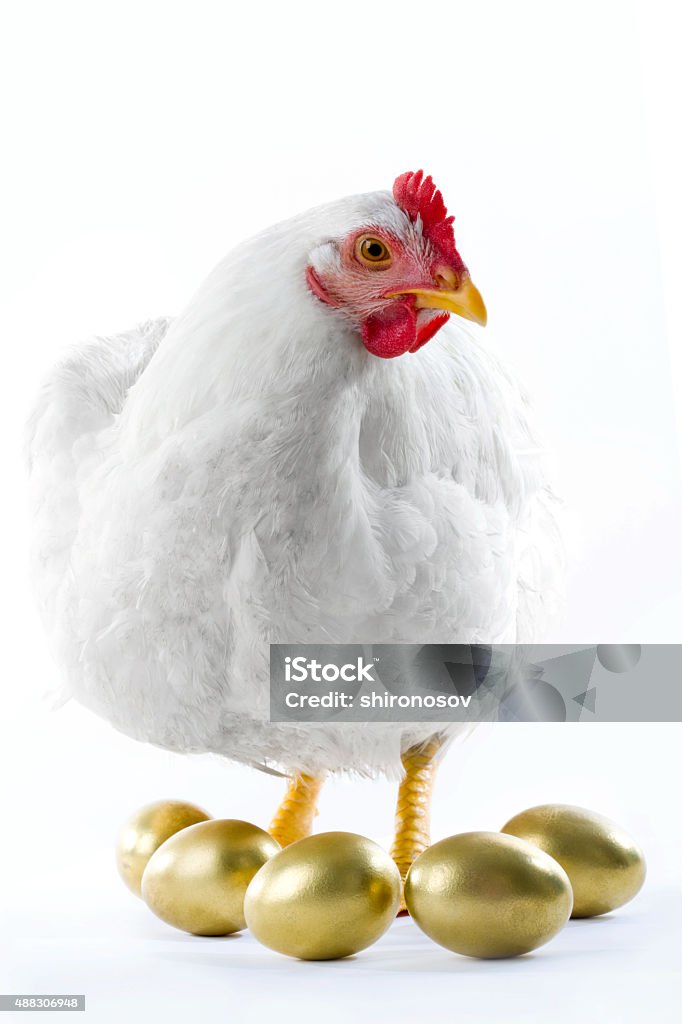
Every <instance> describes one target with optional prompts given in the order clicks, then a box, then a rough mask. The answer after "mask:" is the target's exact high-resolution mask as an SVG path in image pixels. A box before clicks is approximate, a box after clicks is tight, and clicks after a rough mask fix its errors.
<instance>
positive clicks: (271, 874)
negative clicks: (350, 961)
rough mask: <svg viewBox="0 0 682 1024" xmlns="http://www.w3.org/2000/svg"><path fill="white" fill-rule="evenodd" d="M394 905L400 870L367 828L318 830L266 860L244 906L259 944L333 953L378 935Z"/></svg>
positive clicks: (304, 954) (307, 956)
mask: <svg viewBox="0 0 682 1024" xmlns="http://www.w3.org/2000/svg"><path fill="white" fill-rule="evenodd" d="M399 906H400V873H399V872H398V869H397V867H396V866H395V863H394V862H393V860H392V859H391V857H389V855H388V854H387V853H386V852H385V850H382V848H381V847H380V846H377V844H376V843H373V842H372V841H371V840H370V839H366V838H365V837H364V836H357V835H353V834H352V833H350V832H322V833H320V834H318V835H314V836H309V837H308V838H307V839H300V840H299V841H298V842H297V843H293V844H292V845H291V846H287V847H286V849H284V850H282V852H281V853H278V854H277V855H276V856H275V857H273V858H272V860H270V861H268V863H267V864H266V865H265V867H264V868H263V869H262V870H261V871H259V872H258V874H257V875H256V877H255V878H254V880H253V882H252V883H251V885H250V886H249V888H248V891H247V893H246V900H245V904H244V911H245V915H246V923H247V925H248V927H249V928H250V929H251V931H252V932H253V934H254V935H255V937H256V938H257V939H258V941H259V942H262V943H263V945H264V946H269V947H270V949H274V950H276V951H277V952H278V953H285V954H286V955H288V956H294V957H299V958H300V959H301V960H335V959H338V958H339V957H344V956H350V955H351V954H352V953H357V952H358V951H359V950H361V949H365V948H366V947H367V946H371V945H372V943H373V942H376V941H377V939H378V938H380V937H381V936H382V935H383V934H384V932H385V931H386V929H387V928H388V927H389V925H390V924H391V922H392V921H393V919H394V918H395V916H396V914H397V912H398V908H399Z"/></svg>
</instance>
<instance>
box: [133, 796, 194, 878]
mask: <svg viewBox="0 0 682 1024" xmlns="http://www.w3.org/2000/svg"><path fill="white" fill-rule="evenodd" d="M210 817H211V815H210V814H207V813H206V811H202V809H201V808H200V807H195V806H194V804H187V803H184V802H183V801H182V800H158V801H157V802H156V803H153V804H147V805H146V806H145V807H141V808H140V810H139V811H137V813H136V814H133V816H132V817H131V818H129V819H128V821H126V823H125V825H124V826H123V828H122V829H121V831H120V832H119V835H118V842H117V844H116V864H117V866H118V870H119V874H120V875H121V878H122V879H123V881H124V882H125V884H126V885H127V886H128V888H129V889H130V891H131V892H134V893H135V895H136V896H139V895H140V883H141V881H142V872H143V871H144V869H145V868H146V866H147V861H148V860H149V858H150V857H151V855H152V854H153V853H154V851H155V850H158V848H159V847H160V846H161V844H162V843H165V842H166V840H167V839H170V837H171V836H173V835H175V833H176V832H179V831H180V830H181V829H183V828H188V826H189V825H196V823H197V822H199V821H208V819H209V818H210Z"/></svg>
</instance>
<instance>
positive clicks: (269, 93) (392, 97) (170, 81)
mask: <svg viewBox="0 0 682 1024" xmlns="http://www.w3.org/2000/svg"><path fill="white" fill-rule="evenodd" d="M4 11H5V13H4V15H3V20H4V21H5V22H6V25H4V26H3V31H2V32H1V33H0V37H1V41H0V46H2V51H3V52H2V54H0V75H2V78H3V82H2V89H3V95H4V96H5V98H6V100H7V99H8V100H9V102H6V104H5V106H6V111H5V113H4V115H3V119H4V122H5V124H4V129H3V141H4V143H5V149H6V152H7V153H9V154H10V156H11V157H12V158H13V159H11V160H7V159H6V160H5V161H3V166H2V174H3V177H4V178H5V181H4V183H3V188H2V190H0V201H1V202H2V204H3V211H2V223H3V242H5V245H4V247H3V252H2V257H1V259H2V262H1V264H0V279H1V280H2V285H3V288H2V291H3V293H4V295H5V297H6V298H5V301H4V303H3V311H2V326H3V338H4V340H5V345H4V352H5V369H4V373H3V383H4V385H5V386H4V394H3V400H2V402H1V403H0V417H1V426H2V429H1V431H0V435H1V436H2V443H3V446H6V452H5V451H3V468H4V474H5V499H4V504H3V506H2V508H1V509H0V516H1V517H2V523H1V526H2V529H0V540H1V543H2V566H3V588H2V592H1V594H0V600H1V601H2V620H3V625H4V626H5V628H6V638H5V641H4V650H3V654H4V668H3V671H4V683H5V685H4V690H3V714H2V722H1V723H0V728H1V729H2V737H1V738H0V751H1V752H2V760H3V767H2V777H3V783H4V786H3V789H4V792H3V801H2V813H3V826H4V827H3V842H2V844H0V859H1V861H2V869H1V870H0V883H1V884H2V889H3V895H2V903H3V915H2V920H3V925H2V932H3V934H2V938H3V943H4V944H5V945H6V947H7V948H6V950H4V951H3V953H2V954H1V955H0V990H4V991H11V990H13V989H16V988H31V989H33V990H39V991H43V992H46V991H50V990H56V991H65V990H67V989H75V990H76V991H84V992H86V994H87V997H88V1015H89V1017H88V1018H86V1019H91V1020H95V1021H98V1022H99V1021H109V1020H112V1021H113V1020H116V1021H120V1020H121V1019H124V1018H125V1019H127V1020H130V1021H132V1022H136V1021H137V1020H140V1021H142V1020H147V1019H149V1016H150V1013H151V1010H152V1007H153V1008H154V1009H155V1011H156V1012H157V1013H158V1014H159V1016H161V1017H163V1018H165V1019H166V1020H183V1021H184V1020H186V1019H187V1017H188V1016H190V1015H191V1016H192V1017H193V1018H195V1019H202V1020H203V1019H207V1018H209V1017H210V1016H217V1015H218V1014H220V1016H221V1018H222V1017H224V1016H227V1015H233V1016H234V1015H235V1014H238V1015H240V1016H244V1017H247V1016H248V1018H249V1019H250V1020H252V1021H258V1020H263V1019H266V1018H267V1017H268V1014H270V1016H271V1017H274V1015H275V1014H276V1016H277V1021H278V1024H281V1022H283V1021H287V1020H292V1021H293V1020H299V1021H306V1020H317V1019H319V1018H320V1017H324V1018H325V1019H326V1020H329V1021H335V1020H341V1019H344V1020H346V1019H347V1018H348V1017H349V1016H354V1017H355V1018H357V1019H358V1020H365V1019H370V1018H377V1019H380V1020H383V1019H390V1020H391V1021H403V1020H405V1021H407V1020H410V1021H412V1020H415V1019H422V1018H423V1019H424V1020H427V1019H429V1017H431V1018H433V1017H437V1018H441V1017H442V1018H446V1017H447V1019H450V1018H453V1019H460V1020H467V1019H471V1020H476V1021H483V1022H488V1021H491V1022H493V1024H496V1022H497V1021H503V1020H504V1021H509V1020H511V1021H524V1022H526V1021H535V1020H537V1021H543V1022H544V1021H547V1020H550V1019H551V1020H559V1021H562V1020H575V1019H576V1018H578V1017H580V1018H581V1019H584V1020H595V1021H601V1020H618V1021H630V1020H632V1021H641V1020H642V1018H643V1017H646V1018H647V1019H651V1020H655V1021H657V1022H658V1021H667V1020H672V1019H673V1017H672V1013H673V989H672V985H673V978H674V970H675V969H676V967H677V964H676V962H675V957H676V953H677V949H678V948H679V944H680V923H679V920H680V913H681V911H682V908H681V907H680V903H679V890H680V874H679V849H680V840H681V839H682V835H681V834H680V816H679V813H678V811H677V805H678V803H679V799H678V796H677V794H676V790H675V787H676V780H677V779H679V777H680V768H681V767H682V766H681V764H680V761H681V757H680V749H681V748H682V743H681V742H680V741H681V739H682V737H681V734H680V726H679V725H678V724H675V725H668V726H666V725H661V726H656V725H649V726H621V727H618V726H594V727H587V726H580V725H578V726H549V725H547V726H539V725H529V726H520V725H509V726H503V727H498V729H495V730H479V733H478V735H477V736H476V738H475V739H474V740H472V741H471V743H470V744H467V745H466V747H464V748H462V750H461V751H460V752H459V753H458V752H457V751H453V752H452V754H451V755H450V756H449V758H448V761H447V762H446V764H445V765H444V767H443V770H442V774H441V779H440V784H439V789H438V793H437V797H436V803H435V807H434V834H435V835H436V836H442V835H446V834H448V833H451V832H453V831H461V830H466V829H473V828H496V827H499V826H500V825H501V824H502V822H503V821H504V820H506V818H508V817H509V816H510V815H511V814H512V813H514V812H516V811H518V810H520V809H521V808H523V807H526V806H530V805H531V804H534V803H538V802H541V801H545V800H560V801H567V802H574V803H579V804H584V805H587V806H591V807H594V808H595V809H597V810H601V811H602V812H604V813H607V814H610V815H611V816H612V817H614V818H615V819H616V820H618V821H619V822H620V823H621V824H623V825H624V826H625V827H626V828H628V829H629V830H630V831H631V832H632V833H633V835H635V836H636V837H637V839H638V840H639V841H640V842H641V843H642V845H643V846H644V848H645V850H646V852H647V855H648V859H649V865H650V873H649V881H648V883H647V886H646V888H645V890H644V891H643V893H642V894H641V895H640V897H639V898H638V899H637V900H636V901H635V902H634V903H632V904H631V905H630V906H629V907H626V908H624V909H623V910H622V911H620V912H618V913H617V914H614V915H613V916H612V917H609V918H605V919H602V920H597V921H593V922H583V923H580V922H576V923H573V924H571V925H570V926H569V927H568V928H567V930H566V931H565V932H563V933H562V934H561V935H560V936H559V937H558V938H557V939H556V940H555V941H554V942H553V943H552V944H550V945H549V946H547V947H545V948H544V949H543V950H541V951H539V952H538V953H537V954H536V955H534V956H532V957H528V958H523V959H521V960H518V961H512V962H504V963H502V962H500V963H492V964H485V963H480V962H478V961H471V960H466V959H463V958H458V957H456V956H454V955H452V956H451V955H449V954H447V953H446V952H445V951H441V950H440V949H439V948H438V947H436V946H433V945H432V944H430V943H428V942H427V941H426V940H425V939H423V938H422V937H421V936H420V935H419V934H418V933H417V932H416V931H415V929H414V926H413V924H412V923H411V922H405V921H401V922H398V923H397V924H396V925H395V926H394V928H393V929H392V930H391V932H390V933H389V935H388V936H387V937H386V938H385V939H384V940H382V942H381V943H380V944H378V945H377V946H376V947H375V948H373V949H372V950H369V951H367V952H365V953H362V954H360V955H359V956H358V957H357V958H356V959H354V960H352V961H348V962H342V963H337V964H330V965H319V964H312V965H307V964H299V963H297V962H292V961H288V960H286V959H284V958H280V957H277V956H276V955H275V954H271V953H269V952H267V951H265V950H262V949H260V948H258V947H256V946H255V945H253V943H252V940H251V939H250V938H248V937H247V936H242V937H240V938H238V939H228V940H222V941H219V940H206V939H204V940H202V939H191V938H185V937H184V936H182V935H180V934H179V933H174V932H172V931H171V930H170V929H168V928H166V927H165V926H164V925H162V924H161V923H160V922H156V921H155V919H154V918H152V917H151V916H150V915H149V914H148V913H147V912H146V911H145V908H144V907H143V906H142V905H140V904H138V903H137V902H136V901H135V900H134V899H133V898H132V897H130V896H128V894H127V893H126V891H125V890H124V889H123V888H122V886H121V884H120V883H119V882H118V880H117V879H116V877H115V873H114V868H113V864H112V860H111V855H110V851H111V850H112V847H113V842H114V836H115V832H116V829H117V827H118V825H119V824H120V822H121V821H122V820H123V819H124V818H125V817H126V816H127V815H128V814H129V813H130V812H131V811H132V810H134V809H135V808H136V807H138V806H139V805H141V804H143V803H145V802H146V801H148V800H151V799H156V798H159V797H161V796H164V795H167V796H177V797H184V798H187V799H191V800H194V801H195V802H198V803H201V804H204V805H205V806H206V807H207V808H208V809H209V810H211V811H212V812H213V813H215V814H220V815H224V816H235V817H243V818H247V819H249V820H253V821H255V822H257V823H259V824H265V823H267V820H268V818H269V816H270V814H271V813H272V809H273V807H274V805H275V803H276V801H277V799H278V797H279V794H280V783H279V782H278V781H277V780H275V779H271V778H267V777H265V776H259V775H257V774H255V773H251V772H248V771H246V770H241V769H237V768H233V767H228V766H225V765H222V764H220V763H218V762H217V761H215V760H212V759H210V758H207V759H200V760H194V759H182V758H179V757H174V756H173V755H170V754H166V753H164V752H162V751H158V750H152V749H151V748H148V747H143V746H139V745H135V744H134V743H132V742H131V741H128V740H126V739H125V738H123V737H121V736H118V735H116V734H115V733H113V732H112V731H111V730H110V729H109V728H108V727H107V726H105V725H104V724H103V723H101V722H99V721H97V720H95V719H94V718H92V717H90V716H88V715H87V713H86V712H84V711H82V710H81V709H79V708H77V707H72V706H67V707H66V708H64V709H63V710H62V711H61V712H59V714H57V715H50V714H48V713H47V712H46V711H45V710H44V708H43V707H42V706H41V705H40V703H39V697H38V695H39V692H40V691H41V690H42V689H43V688H44V687H46V686H48V685H49V684H50V682H51V680H52V679H53V678H54V668H53V667H52V665H51V663H50V662H49V659H48V658H47V655H46V652H45V649H44V645H43V642H42V636H41V633H40V630H39V627H38V624H37V622H36V619H35V616H34V613H33V609H32V605H31V602H30V599H29V595H28V587H27V584H26V578H25V564H26V556H25V551H26V524H25V522H24V517H23V506H22V503H21V499H20V498H19V499H18V500H16V499H15V496H20V495H21V494H22V493H23V491H24V487H25V484H24V479H23V474H22V471H21V467H20V463H19V458H18V454H17V449H18V434H19V427H20V424H21V423H22V421H23V419H24V417H25V413H26V408H27V405H28V403H29V401H30V399H31V397H32V395H33V393H34V391H35V388H36V383H37V380H38V378H39V376H40V372H41V369H42V368H43V367H46V366H47V365H49V364H50V363H51V362H52V361H53V360H54V358H55V357H56V355H57V354H58V353H59V352H60V351H61V350H62V348H63V347H64V346H65V345H66V344H69V343H71V342H73V341H76V340H78V339H79V338H82V337H84V336H87V335H88V334H90V333H94V332H100V331H101V332H106V331H110V330H117V329H123V328H125V327H127V326H128V325H129V324H131V323H133V322H135V321H136V320H138V319H142V318H146V317H148V316H154V315H159V314H164V313H171V314H172V313H174V312H176V311H178V310H179V309H180V308H182V305H183V304H184V302H185V301H186V299H187V298H188V297H189V295H190V294H191V292H192V291H193V290H194V288H195V287H196V286H197V285H198V284H199V283H200V281H201V280H202V278H203V276H204V275H205V274H206V272H207V271H208V270H209V269H210V268H211V266H212V265H213V263H214V262H215V261H216V260H217V259H218V258H219V257H220V256H221V255H222V254H223V253H224V252H225V251H226V250H227V249H228V248H229V247H230V245H231V244H232V243H233V242H235V241H237V240H238V239H240V238H242V237H244V236H245V235H246V234H249V233H252V232H253V231H254V230H256V229H257V228H259V227H261V226H262V225H264V224H267V223H269V222H272V221H273V220H275V219H278V218H280V217H283V216H286V215H288V214H289V213H292V212H294V211H296V210H297V209H300V208H303V207H305V206H307V205H310V204H312V203H314V202H317V201H322V200H324V199H327V198H330V197H334V196H337V195H341V194H344V193H348V192H352V191H361V190H365V189H368V188H377V187H388V186H389V185H390V183H391V181H392V180H393V178H394V176H395V175H396V174H397V173H399V172H400V171H403V170H405V169H407V168H410V167H416V166H418V165H423V166H424V167H425V168H426V169H427V170H428V171H430V172H432V173H433V174H434V176H435V178H436V180H437V182H438V183H439V185H441V186H442V188H443V191H444V193H445V196H446V198H447V200H448V202H449V203H450V205H451V206H452V208H453V211H454V212H455V213H456V214H457V225H456V226H457V235H458V241H459V243H460V246H461V250H462V252H463V254H464V255H465V258H466V259H467V261H468V262H469V264H470V265H471V267H472V270H473V272H474V276H475V279H476V280H477V283H478V284H479V285H480V287H481V289H482V291H483V293H484V295H485V298H486V300H487V303H488V306H489V311H490V327H489V329H488V331H487V338H488V342H489V344H491V345H492V346H494V347H495V348H497V349H498V350H499V351H500V352H501V354H503V355H504V357H505V359H507V360H508V361H509V362H510V363H511V365H512V366H514V367H515V368H516V369H517V371H518V372H519V373H520V374H521V376H522V377H523V378H524V379H525V380H526V381H527V383H528V384H529V385H530V388H531V390H532V391H533V392H534V394H535V400H536V405H538V407H539V412H540V415H541V418H542V420H543V422H544V424H545V426H546V428H547V434H548V437H549V441H550V443H551V444H552V446H553V448H554V449H555V450H556V452H557V463H558V466H559V469H560V474H561V476H562V478H563V485H562V493H563V494H564V496H565V497H566V500H567V504H568V508H569V512H570V517H571V521H572V523H573V527H574V529H573V540H572V549H573V555H572V566H573V573H572V581H571V590H570V594H569V605H568V609H567V616H566V619H565V621H564V623H563V624H562V625H561V626H560V627H558V631H557V635H556V638H557V639H561V640H565V641H567V642H570V641H575V642H593V641H597V640H598V641H599V642H619V641H620V642H623V641H624V642H632V641H637V642H654V641H666V642H671V641H679V640H680V622H681V621H682V607H681V593H682V588H680V583H679V580H680V577H681V574H682V557H681V550H680V539H681V537H682V531H681V530H680V525H679V524H680V521H681V519H682V517H681V516H680V511H681V508H680V491H679V463H678V447H677V441H676V437H675V427H674V413H673V401H672V399H673V395H674V394H677V396H678V415H679V408H680V404H679V395H680V391H679V387H680V384H679V380H676V379H675V378H673V377H672V376H671V367H677V368H678V369H679V365H680V346H679V326H680V304H679V280H680V276H681V274H682V265H681V262H680V258H679V239H680V237H682V223H681V222H680V195H679V181H680V179H681V178H682V170H681V169H680V163H679V151H678V144H676V132H675V131H673V130H672V129H673V128H674V127H675V126H676V125H677V123H678V120H679V111H678V100H677V97H678V94H679V81H678V78H679V61H678V55H677V52H676V47H677V38H678V37H679V32H678V29H677V28H676V25H675V23H674V22H675V15H676V13H677V5H676V4H673V3H671V4H663V3H658V4H647V5H644V4H637V5H633V6H632V7H631V6H630V5H627V4H622V3H608V2H604V3H600V4H598V5H597V4H594V3H593V2H580V0H577V2H573V3H570V4H563V5H559V4H552V5H547V4H544V3H541V2H528V0H519V2H517V3H515V4H507V3H505V2H499V3H490V2H488V3H480V4H466V3H463V2H448V3H445V2H444V0H443V2H441V0H432V3H430V4H429V5H428V6H427V7H426V8H424V7H422V8H418V7H416V6H415V4H414V3H406V2H403V3H400V2H393V3H390V4H389V3H387V2H382V3H375V4H372V5H371V6H370V5H368V4H366V3H346V4H344V12H345V13H344V14H343V15H341V14H340V10H339V9H337V8H334V9H333V11H332V9H331V8H330V9H329V12H328V13H327V12H326V10H325V8H323V7H320V5H313V4H311V3H300V4H297V5H296V14H295V16H294V15H293V14H292V7H291V5H279V6H277V7H276V6H275V5H274V4H265V5H260V4H259V5H255V6H254V5H245V6H244V8H243V9H241V10H235V9H234V7H233V5H230V6H229V7H228V5H226V4H223V3H209V2H207V3H202V4H201V5H197V4H191V5H190V4H189V3H187V4H177V3H150V2H144V3H136V4H132V3H126V2H123V0H122V2H120V3H117V4H116V5H111V6H106V5H92V4H87V3H74V2H69V0H64V2H63V3H61V4H59V5H53V4H50V3H35V2H27V3H23V4H21V5H19V4H16V5H14V6H13V7H10V5H9V4H7V5H5V8H4ZM633 11H634V12H635V13H634V14H633ZM332 19H333V20H332ZM415 19H416V21H415ZM8 243H9V244H8ZM661 261H662V264H661ZM661 271H662V279H663V282H664V284H665V286H666V288H667V289H668V291H667V294H666V295H664V293H663V291H662V289H661ZM664 326H667V329H668V342H667V343H666V338H665V334H664ZM673 340H674V342H675V344H674V345H673ZM678 425H679V420H678ZM393 798H394V793H393V788H392V787H391V786H389V785H388V784H387V783H384V782H377V783H374V784H372V783H368V782H363V783H360V782H356V783H353V784H351V783H350V782H344V781H343V780H338V781H335V782H333V783H332V784H330V787H329V790H328V791H327V792H326V793H325V796H324V799H323V803H322V810H321V814H320V818H319V819H318V828H319V829H334V828H345V829H348V830H350V831H357V832H360V833H364V834H367V835H370V836H373V837H374V838H377V839H379V840H382V841H384V842H388V840H389V836H390V830H391V824H392V804H393ZM20 1019H22V1020H23V1019H29V1018H23V1017H22V1018H20Z"/></svg>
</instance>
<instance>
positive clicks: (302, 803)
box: [268, 775, 324, 846]
mask: <svg viewBox="0 0 682 1024" xmlns="http://www.w3.org/2000/svg"><path fill="white" fill-rule="evenodd" d="M323 782H324V779H323V778H321V777H319V776H314V775H294V776H293V777H292V778H291V779H289V783H288V785H287V791H286V794H285V796H284V799H283V800H282V803H281V804H280V805H279V807H278V808H277V812H276V814H275V816H274V818H273V819H272V822H271V823H270V828H269V829H268V831H269V833H270V835H271V836H272V838H273V839H276V840H277V842H278V843H279V845H280V846H290V845H291V843H295V842H296V840H297V839H304V838H305V836H309V835H310V833H311V832H312V829H313V819H314V817H315V815H316V814H317V797H318V794H319V792H320V790H321V789H322V783H323Z"/></svg>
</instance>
